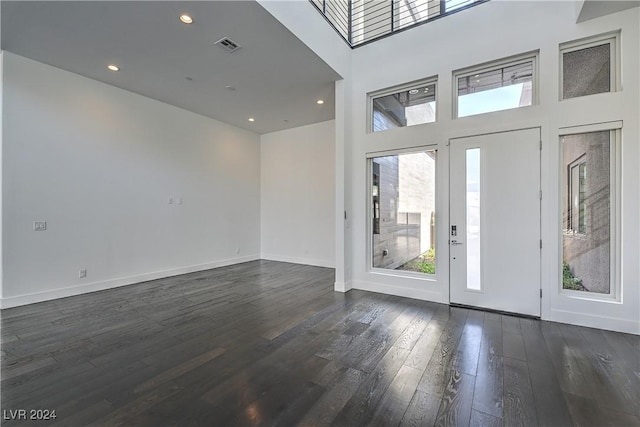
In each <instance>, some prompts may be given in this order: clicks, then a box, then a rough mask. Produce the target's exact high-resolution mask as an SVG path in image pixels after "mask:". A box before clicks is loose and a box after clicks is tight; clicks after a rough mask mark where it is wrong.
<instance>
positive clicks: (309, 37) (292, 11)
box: [258, 0, 353, 292]
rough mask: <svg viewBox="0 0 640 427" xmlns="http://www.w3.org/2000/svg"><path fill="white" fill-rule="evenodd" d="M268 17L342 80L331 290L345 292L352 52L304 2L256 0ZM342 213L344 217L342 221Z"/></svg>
mask: <svg viewBox="0 0 640 427" xmlns="http://www.w3.org/2000/svg"><path fill="white" fill-rule="evenodd" d="M258 3H260V5H261V6H262V7H264V8H265V9H266V10H267V11H268V12H269V13H271V15H273V16H274V17H275V18H276V19H278V20H279V21H280V22H281V23H282V24H283V25H284V26H285V27H287V28H288V29H289V30H290V31H291V32H293V33H294V34H295V35H296V37H298V38H299V39H300V40H302V41H303V42H304V43H305V44H306V45H307V46H308V47H309V48H310V49H311V50H313V51H314V52H315V53H316V54H317V55H318V56H320V57H321V58H322V59H323V60H324V61H325V62H326V63H327V64H329V65H330V66H331V67H332V68H333V69H334V70H336V72H337V73H339V74H340V75H341V76H342V77H343V80H340V81H337V82H336V85H335V90H336V95H335V112H336V116H335V117H336V119H335V147H336V150H335V178H336V180H335V182H336V187H335V194H334V197H335V214H334V219H335V226H336V229H335V254H336V257H335V269H336V281H335V289H336V290H337V291H340V292H345V291H346V290H348V289H350V288H351V279H352V271H351V264H352V250H351V249H352V245H353V242H352V241H351V238H352V233H351V232H350V230H351V225H352V222H351V216H352V215H351V214H352V212H351V211H350V206H348V204H349V201H350V200H351V195H350V194H351V175H350V173H349V168H350V167H351V166H350V157H349V155H350V152H349V151H348V150H347V151H345V147H348V146H349V145H350V144H351V141H350V140H349V139H348V138H349V137H350V135H351V110H352V107H351V105H352V104H351V73H352V64H351V61H352V51H351V48H350V47H349V46H347V44H346V43H345V42H344V41H343V40H342V38H341V37H340V36H339V35H338V34H337V32H336V31H335V30H334V29H333V28H331V26H330V25H329V24H328V23H327V22H326V20H325V19H324V17H322V15H320V13H318V11H317V10H316V8H315V7H314V6H313V5H312V4H311V3H310V2H309V1H307V0H285V1H282V0H258ZM345 214H346V218H345Z"/></svg>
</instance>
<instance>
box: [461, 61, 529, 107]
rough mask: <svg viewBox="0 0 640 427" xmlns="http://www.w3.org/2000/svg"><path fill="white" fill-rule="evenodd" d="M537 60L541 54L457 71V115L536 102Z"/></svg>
mask: <svg viewBox="0 0 640 427" xmlns="http://www.w3.org/2000/svg"><path fill="white" fill-rule="evenodd" d="M536 60H537V55H528V56H524V57H520V58H516V59H512V60H503V61H498V62H495V63H493V64H485V65H481V66H477V67H471V68H467V69H464V70H460V71H456V72H454V73H453V77H454V78H453V80H454V85H455V91H454V92H455V93H456V98H455V102H454V109H455V111H454V117H466V116H473V115H476V114H483V113H490V112H493V111H502V110H509V109H512V108H520V107H527V106H529V105H533V104H534V103H535V101H536V99H535V96H536V90H537V88H536Z"/></svg>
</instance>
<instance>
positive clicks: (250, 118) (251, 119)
mask: <svg viewBox="0 0 640 427" xmlns="http://www.w3.org/2000/svg"><path fill="white" fill-rule="evenodd" d="M248 120H249V121H250V122H255V121H256V119H254V118H253V117H249V119H248Z"/></svg>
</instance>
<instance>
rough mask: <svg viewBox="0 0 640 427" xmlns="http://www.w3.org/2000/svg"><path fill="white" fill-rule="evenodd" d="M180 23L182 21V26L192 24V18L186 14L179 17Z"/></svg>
mask: <svg viewBox="0 0 640 427" xmlns="http://www.w3.org/2000/svg"><path fill="white" fill-rule="evenodd" d="M180 21H182V22H183V23H184V24H193V18H192V17H190V16H189V15H187V14H186V13H183V14H182V15H180Z"/></svg>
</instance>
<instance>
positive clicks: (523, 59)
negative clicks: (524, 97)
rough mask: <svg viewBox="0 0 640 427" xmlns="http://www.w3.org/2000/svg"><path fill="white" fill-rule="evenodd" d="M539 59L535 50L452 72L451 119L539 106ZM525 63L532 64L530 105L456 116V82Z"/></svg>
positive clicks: (457, 87)
mask: <svg viewBox="0 0 640 427" xmlns="http://www.w3.org/2000/svg"><path fill="white" fill-rule="evenodd" d="M539 57H540V51H539V50H535V51H531V52H526V53H522V54H519V55H514V56H510V57H506V58H502V59H498V60H495V61H489V62H485V63H482V64H478V65H473V66H470V67H465V68H461V69H458V70H454V71H453V72H452V73H451V75H452V86H453V90H452V95H453V96H452V100H451V101H452V102H451V104H452V116H451V117H452V119H454V120H457V119H464V118H467V117H475V116H482V115H484V114H492V113H501V112H504V111H511V110H519V109H521V108H528V107H533V106H535V105H538V104H539V84H538V80H539V75H540V73H539V69H538V64H539V62H540V61H539ZM527 62H532V66H531V69H532V73H533V75H532V76H531V105H527V106H524V107H518V108H509V109H506V110H496V111H487V112H485V113H479V114H473V115H470V116H464V117H459V116H458V98H459V95H458V89H459V86H458V82H459V79H461V78H465V77H469V76H472V75H474V74H482V73H486V72H490V71H496V70H499V69H501V68H506V67H511V66H515V65H520V64H524V63H527Z"/></svg>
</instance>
